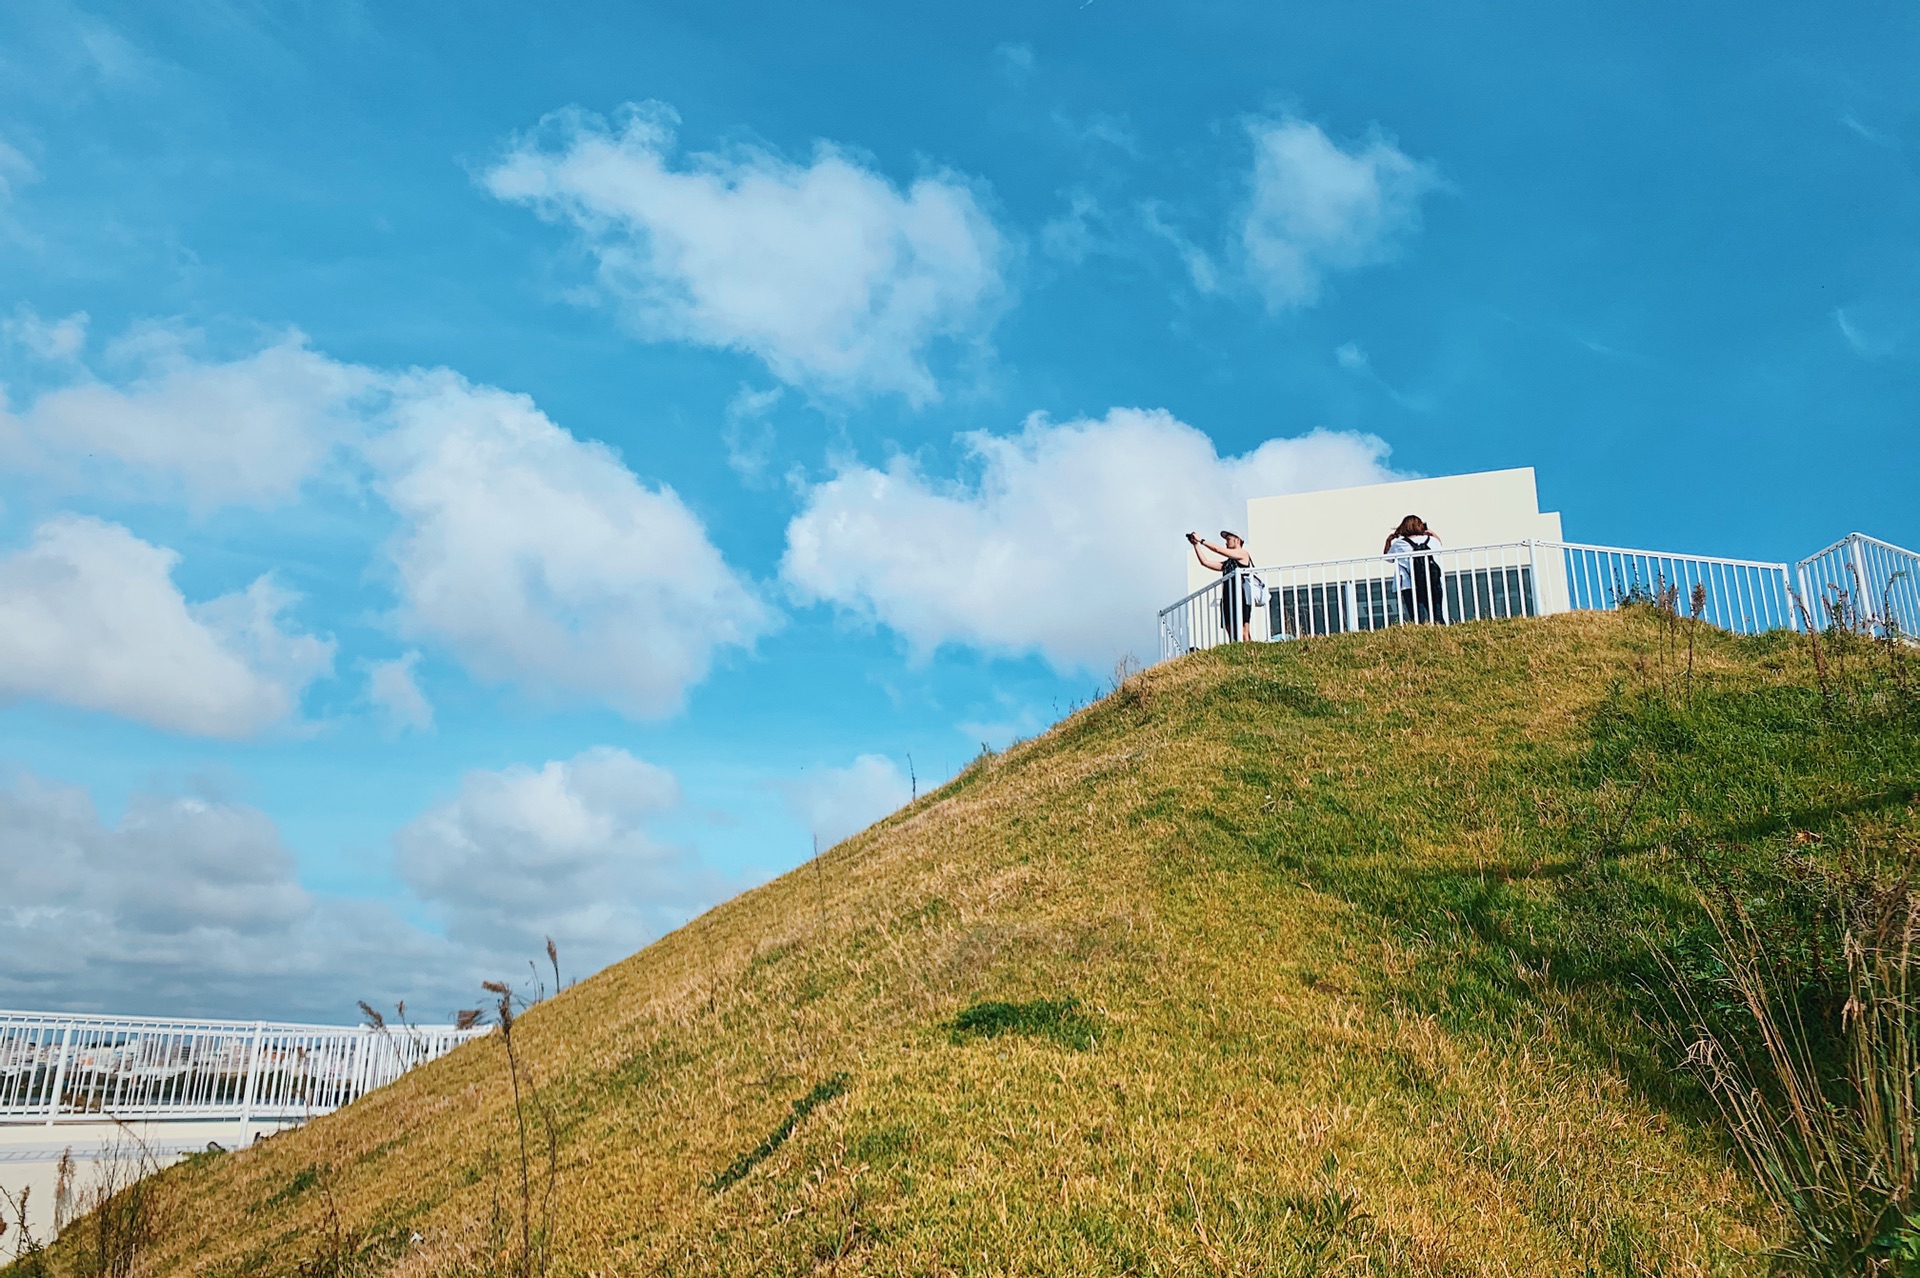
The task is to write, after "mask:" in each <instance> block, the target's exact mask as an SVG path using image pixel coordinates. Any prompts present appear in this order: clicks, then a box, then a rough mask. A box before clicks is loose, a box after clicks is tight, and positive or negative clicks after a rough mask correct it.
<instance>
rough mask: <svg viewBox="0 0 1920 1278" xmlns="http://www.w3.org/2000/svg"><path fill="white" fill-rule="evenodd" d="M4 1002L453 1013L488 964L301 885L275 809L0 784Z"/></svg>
mask: <svg viewBox="0 0 1920 1278" xmlns="http://www.w3.org/2000/svg"><path fill="white" fill-rule="evenodd" d="M0 881H4V882H5V883H6V884H7V890H6V892H5V893H4V894H0V1005H4V1006H9V1007H45V1008H50V1009H71V1010H75V1011H88V1010H97V1011H111V1012H120V1013H133V1014H142V1013H144V1014H149V1015H151V1014H156V1013H164V1014H174V1015H222V1014H223V1015H229V1016H248V1017H253V1016H304V1017H316V1018H321V1019H325V1020H329V1021H347V1020H352V1019H354V1011H353V1004H354V1000H355V999H357V998H366V999H369V1000H371V1001H374V1002H376V1003H385V1004H387V1005H389V1006H391V1005H392V1003H393V1002H394V1001H395V1000H397V999H401V998H405V999H407V1000H408V1001H409V1004H410V1005H411V1006H412V1007H413V1008H414V1009H416V1010H415V1014H416V1015H428V1016H433V1017H436V1018H438V1017H443V1016H447V1015H448V1014H449V1013H450V1012H451V1011H452V1009H453V1008H454V1007H455V1006H456V1005H457V1004H458V1003H459V1002H461V1001H468V1000H470V999H471V998H472V997H473V995H474V994H476V993H477V990H476V989H475V986H476V985H477V982H478V981H479V979H480V978H481V976H483V975H487V974H489V973H487V972H486V971H485V970H484V967H483V966H482V965H480V964H477V963H475V962H472V961H471V960H467V959H463V956H461V955H459V954H456V953H454V952H453V951H452V949H451V947H449V946H448V945H447V944H446V943H445V942H442V941H439V940H437V939H436V938H432V937H429V936H427V935H425V934H423V933H420V932H418V931H416V930H415V929H413V928H410V927H408V926H407V925H406V924H405V923H403V922H401V921H400V920H399V919H398V918H397V917H396V916H395V915H393V914H392V912H391V911H389V910H387V909H385V908H383V907H380V906H377V905H374V904H371V903H368V902H356V901H344V900H338V899H328V898H319V897H315V896H313V895H312V894H311V893H309V892H308V891H307V890H306V889H305V888H303V887H301V886H300V884H299V882H298V880H297V879H296V877H295V874H294V864H293V858H292V857H291V856H290V855H289V854H288V853H287V850H286V848H285V847H284V846H283V845H282V844H281V841H280V837H279V834H278V832H277V831H276V830H275V828H274V825H273V822H272V821H271V820H270V819H269V818H268V817H267V816H266V815H265V814H264V813H262V812H260V811H258V810H256V809H254V808H250V807H247V806H245V805H243V804H238V803H233V802H230V801H223V800H217V799H207V798H201V797H193V796H187V797H174V798H163V797H158V796H136V797H135V798H134V799H133V800H132V801H131V802H130V803H129V804H128V805H127V810H126V812H125V814H124V815H123V816H122V817H121V819H120V820H119V821H118V822H116V823H114V824H112V825H108V824H106V823H104V822H102V821H101V820H100V818H99V816H98V815H97V813H96V812H95V810H94V807H93V804H92V802H91V800H90V799H88V797H87V796H86V794H85V793H84V792H83V791H81V790H79V789H76V788H72V787H64V786H56V785H50V784H47V783H45V782H42V781H39V780H36V779H34V778H32V777H20V778H16V779H15V780H14V781H13V782H12V783H11V784H5V785H0Z"/></svg>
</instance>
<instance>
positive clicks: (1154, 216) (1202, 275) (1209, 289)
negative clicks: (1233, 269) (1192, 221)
mask: <svg viewBox="0 0 1920 1278" xmlns="http://www.w3.org/2000/svg"><path fill="white" fill-rule="evenodd" d="M1140 218H1141V220H1142V221H1143V222H1144V223H1145V224H1146V228H1147V230H1148V231H1149V232H1151V233H1152V234H1154V235H1156V236H1158V237H1159V238H1161V239H1163V240H1165V241H1166V242H1167V243H1169V244H1171V245H1173V249H1174V252H1176V253H1178V254H1179V255H1180V262H1181V265H1183V266H1185V267H1186V268H1187V277H1188V278H1189V279H1191V280H1192V281H1193V286H1194V287H1195V288H1196V289H1199V290H1200V291H1201V292H1202V293H1217V292H1219V291H1220V270H1219V268H1218V267H1217V266H1215V265H1214V261H1213V258H1212V257H1211V256H1210V255H1209V254H1208V253H1207V251H1206V250H1205V249H1203V248H1201V247H1200V246H1199V245H1198V244H1196V243H1194V242H1193V241H1192V240H1191V239H1189V238H1187V236H1186V234H1185V233H1184V232H1183V231H1181V230H1180V228H1179V227H1177V226H1175V225H1173V223H1171V222H1169V221H1168V220H1167V217H1166V212H1165V207H1164V206H1163V205H1161V204H1159V203H1157V202H1153V201H1148V202H1147V203H1144V204H1142V205H1141V206H1140Z"/></svg>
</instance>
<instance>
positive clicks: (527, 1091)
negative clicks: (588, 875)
mask: <svg viewBox="0 0 1920 1278" xmlns="http://www.w3.org/2000/svg"><path fill="white" fill-rule="evenodd" d="M555 966H556V967H557V966H558V959H556V960H555ZM483 984H484V986H485V988H486V990H487V992H488V993H490V994H492V995H494V996H495V998H497V999H498V1000H499V1001H498V1003H497V1004H496V1005H495V1009H494V1010H495V1012H496V1014H497V1015H498V1016H499V1019H500V1041H501V1043H502V1044H504V1045H505V1047H506V1053H507V1076H508V1078H509V1080H510V1081H511V1082H512V1085H513V1121H514V1131H515V1134H516V1135H517V1136H518V1138H519V1155H520V1179H519V1184H518V1186H517V1188H518V1190H519V1203H518V1206H519V1222H518V1223H519V1226H520V1251H519V1254H518V1255H517V1256H515V1257H514V1258H513V1265H512V1268H511V1269H510V1270H509V1272H511V1273H512V1274H513V1275H514V1278H541V1276H542V1275H544V1274H545V1273H546V1272H547V1264H548V1259H549V1256H550V1254H551V1251H552V1243H553V1237H552V1235H553V1189H554V1181H555V1178H556V1177H557V1175H558V1173H559V1148H558V1141H557V1139H556V1138H555V1135H554V1128H553V1115H552V1113H551V1112H550V1111H549V1110H548V1108H547V1105H546V1102H545V1101H544V1099H542V1097H541V1095H540V1091H539V1088H538V1087H537V1086H535V1084H534V1081H533V1078H532V1076H531V1075H528V1074H526V1073H525V1071H524V1069H523V1067H522V1065H521V1062H520V1048H519V1044H518V1043H517V1042H516V1041H515V1038H514V1032H515V1030H516V1029H517V1028H518V1017H517V1016H516V1015H515V1012H514V1005H513V1004H514V998H513V990H512V989H511V988H510V987H509V986H508V985H507V983H506V982H504V981H486V982H483ZM536 1121H537V1122H538V1123H539V1125H540V1132H539V1134H540V1136H541V1138H542V1139H543V1140H544V1142H545V1145H546V1161H547V1182H546V1185H545V1186H544V1187H543V1190H542V1192H541V1195H540V1199H539V1202H538V1204H537V1205H536V1203H535V1201H534V1186H533V1156H532V1151H531V1149H530V1145H529V1137H530V1135H531V1129H532V1127H533V1125H534V1123H535V1122H536Z"/></svg>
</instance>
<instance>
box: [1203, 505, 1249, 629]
mask: <svg viewBox="0 0 1920 1278" xmlns="http://www.w3.org/2000/svg"><path fill="white" fill-rule="evenodd" d="M1187 544H1188V545H1189V546H1192V547H1193V554H1194V557H1195V558H1196V559H1198V560H1199V561H1200V566H1201V567H1203V568H1206V569H1209V570H1210V571H1213V572H1217V573H1219V574H1220V626H1221V629H1222V630H1224V631H1225V632H1226V636H1227V640H1228V642H1232V640H1233V636H1234V634H1235V632H1236V631H1237V632H1238V633H1239V635H1240V639H1241V641H1242V642H1244V643H1251V642H1252V641H1253V601H1252V600H1251V599H1250V598H1248V596H1247V592H1246V590H1245V588H1244V587H1242V588H1240V589H1235V587H1236V586H1237V585H1240V582H1239V581H1237V580H1236V579H1235V577H1234V574H1235V573H1236V572H1241V571H1244V570H1246V569H1249V568H1252V567H1253V553H1252V552H1251V551H1249V550H1248V549H1247V543H1246V539H1245V538H1243V537H1242V536H1241V535H1240V534H1239V533H1237V532H1228V531H1227V530H1226V529H1224V528H1222V529H1221V530H1220V544H1219V545H1217V546H1216V545H1214V544H1213V543H1212V542H1210V541H1208V540H1206V539H1205V538H1203V537H1202V536H1201V535H1200V534H1199V533H1188V534H1187ZM1236 596H1237V597H1238V598H1237V600H1236ZM1236 602H1238V604H1239V606H1238V607H1237V608H1236V607H1235V606H1234V605H1235V603H1236ZM1236 612H1237V613H1239V614H1240V619H1239V622H1238V623H1237V624H1236V623H1235V621H1234V613H1236Z"/></svg>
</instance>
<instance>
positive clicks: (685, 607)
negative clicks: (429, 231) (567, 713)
mask: <svg viewBox="0 0 1920 1278" xmlns="http://www.w3.org/2000/svg"><path fill="white" fill-rule="evenodd" d="M392 415H393V421H392V429H391V430H390V431H389V432H388V433H387V434H385V435H384V436H382V437H381V438H380V439H379V440H378V441H376V442H375V443H374V444H373V445H372V446H371V448H370V451H369V457H370V458H371V460H372V461H373V464H374V466H375V468H376V470H377V471H378V473H379V479H378V481H377V482H378V487H379V490H380V492H381V494H382V495H383V496H384V497H385V498H386V500H387V502H388V504H389V505H391V506H392V508H393V510H394V513H395V514H396V515H397V516H398V517H399V519H400V528H399V531H398V532H397V534H396V535H395V538H394V541H393V543H392V546H391V555H392V562H393V568H394V571H395V573H396V575H397V577H398V582H399V588H400V595H401V623H402V625H403V626H404V627H405V629H406V630H407V631H408V632H409V633H411V634H413V635H415V636H417V637H419V638H421V639H427V640H432V641H435V642H437V643H440V644H442V645H444V646H445V647H447V648H448V649H449V650H451V651H452V652H453V653H454V654H455V655H456V656H458V657H459V658H460V660H461V661H462V662H464V663H465V664H466V665H467V666H468V667H469V668H470V669H472V670H473V671H474V672H475V673H477V674H478V675H480V676H481V677H483V678H487V679H493V680H503V681H513V682H517V683H519V684H521V685H523V686H526V687H528V688H530V689H532V690H534V691H535V692H536V693H541V694H546V695H554V696H560V697H577V698H591V699H594V700H602V701H605V702H607V703H608V704H611V705H612V706H614V707H615V708H617V709H619V710H622V711H624V712H626V713H628V714H632V715H637V716H647V715H659V714H664V713H668V712H671V711H672V710H674V709H675V708H676V707H678V706H679V704H680V702H681V699H682V697H683V696H684V694H685V692H686V690H687V688H688V687H689V686H691V685H692V684H694V683H696V682H698V681H699V680H700V679H701V678H702V677H704V676H705V674H706V672H707V669H708V667H709V665H710V663H711V661H712V659H713V654H714V652H715V650H716V649H717V648H723V647H728V646H741V645H746V644H749V643H751V642H752V641H753V640H754V638H755V637H756V636H758V635H760V634H762V633H764V632H765V631H766V630H767V629H768V628H769V627H770V625H771V624H772V621H773V614H772V612H771V610H770V609H769V608H768V606H767V604H766V603H765V602H764V601H763V600H762V599H761V598H760V596H759V594H758V592H757V591H756V590H755V588H754V587H753V586H752V584H751V583H749V582H748V581H746V580H745V579H743V578H742V577H741V576H740V575H739V574H738V573H736V572H734V571H733V569H732V568H730V567H729V566H728V565H727V563H726V561H725V560H724V559H723V558H722V557H721V555H720V552H719V550H718V549H717V548H715V546H714V545H713V543H712V542H711V541H709V540H708V538H707V534H706V529H705V527H704V526H703V525H702V524H701V522H700V520H699V518H698V517H697V516H695V515H694V513H693V512H692V511H690V510H689V509H688V508H687V506H686V504H685V503H684V502H682V501H681V500H680V498H679V497H678V496H677V495H676V494H675V493H674V492H673V491H672V490H671V489H668V488H651V487H648V486H647V485H645V484H643V483H641V482H640V481H639V479H637V478H636V477H635V476H634V474H633V472H632V471H630V470H628V469H627V468H626V466H625V465H623V464H622V463H621V461H620V459H619V457H618V456H617V455H616V454H615V453H614V452H613V451H612V450H611V449H608V448H606V447H604V446H603V445H599V444H594V443H588V442H583V441H582V440H580V439H577V438H575V437H574V436H573V435H571V434H568V433H567V432H566V431H564V430H562V429H561V428H560V427H558V426H556V425H555V424H554V423H553V422H552V421H550V420H549V419H548V418H547V417H546V415H545V414H543V413H541V412H540V410H539V409H538V408H537V407H536V406H535V405H534V403H533V401H532V400H531V399H529V398H527V397H526V396H524V395H515V394H510V393H508V392H506V391H502V390H498V389H495V388H493V387H488V386H476V385H473V384H472V383H469V382H467V381H465V380H463V379H461V378H460V377H458V376H456V375H454V374H451V373H447V372H444V371H442V372H435V373H426V374H419V375H415V376H413V377H410V378H408V379H406V381H405V383H404V384H403V385H401V386H400V387H399V388H398V389H397V390H396V391H395V396H394V407H393V409H392Z"/></svg>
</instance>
